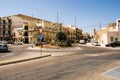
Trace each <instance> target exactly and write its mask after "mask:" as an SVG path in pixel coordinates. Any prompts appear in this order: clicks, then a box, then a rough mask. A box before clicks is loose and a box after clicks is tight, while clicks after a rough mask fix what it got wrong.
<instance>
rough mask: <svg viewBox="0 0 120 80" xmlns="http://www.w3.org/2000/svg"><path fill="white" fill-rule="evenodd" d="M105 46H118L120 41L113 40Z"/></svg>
mask: <svg viewBox="0 0 120 80" xmlns="http://www.w3.org/2000/svg"><path fill="white" fill-rule="evenodd" d="M105 46H106V47H117V46H120V41H115V42H112V43H108V44H106V45H105Z"/></svg>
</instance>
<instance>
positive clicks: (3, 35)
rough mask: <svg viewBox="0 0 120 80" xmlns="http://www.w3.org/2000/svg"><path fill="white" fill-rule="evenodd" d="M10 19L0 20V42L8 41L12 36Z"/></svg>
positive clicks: (2, 18)
mask: <svg viewBox="0 0 120 80" xmlns="http://www.w3.org/2000/svg"><path fill="white" fill-rule="evenodd" d="M11 29H12V21H11V17H1V18H0V40H10V39H11V37H12V36H11V34H12V30H11Z"/></svg>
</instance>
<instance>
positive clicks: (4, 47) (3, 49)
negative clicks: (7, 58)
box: [0, 43, 8, 51]
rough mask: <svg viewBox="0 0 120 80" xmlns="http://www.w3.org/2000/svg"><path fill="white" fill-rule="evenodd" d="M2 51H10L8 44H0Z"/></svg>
mask: <svg viewBox="0 0 120 80" xmlns="http://www.w3.org/2000/svg"><path fill="white" fill-rule="evenodd" d="M0 51H8V46H7V44H3V43H2V44H0Z"/></svg>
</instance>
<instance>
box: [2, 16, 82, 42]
mask: <svg viewBox="0 0 120 80" xmlns="http://www.w3.org/2000/svg"><path fill="white" fill-rule="evenodd" d="M39 28H42V29H43V31H42V33H40V32H39V30H38V29H39ZM59 31H64V32H65V30H64V28H63V24H62V23H53V22H51V21H47V20H43V19H39V18H35V17H33V16H27V15H24V14H17V15H12V16H6V17H1V18H0V40H10V39H11V40H13V41H14V42H23V43H26V44H27V43H35V42H37V41H38V40H39V37H38V36H39V35H40V34H42V35H43V36H44V42H45V43H53V44H55V43H56V41H57V40H56V34H57V32H59ZM66 33H68V34H67V36H68V38H69V39H72V40H74V39H75V35H76V39H80V38H81V35H82V30H81V29H79V28H76V27H74V26H68V29H67V32H66Z"/></svg>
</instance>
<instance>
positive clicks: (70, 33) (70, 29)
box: [63, 25, 83, 41]
mask: <svg viewBox="0 0 120 80" xmlns="http://www.w3.org/2000/svg"><path fill="white" fill-rule="evenodd" d="M63 32H65V34H66V36H67V39H68V40H71V41H75V40H77V41H79V40H80V39H82V38H83V37H82V36H83V35H82V30H81V29H79V28H77V27H75V26H73V25H64V26H63Z"/></svg>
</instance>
